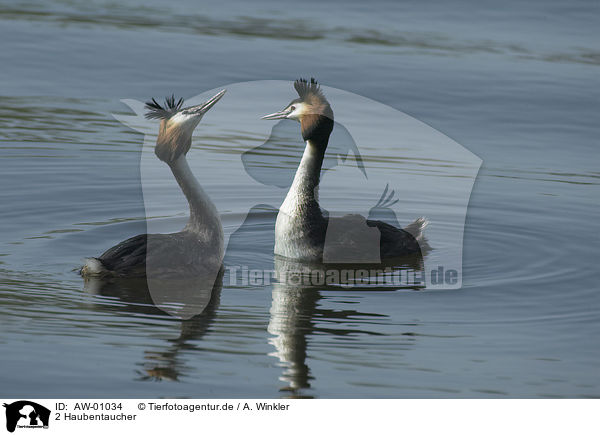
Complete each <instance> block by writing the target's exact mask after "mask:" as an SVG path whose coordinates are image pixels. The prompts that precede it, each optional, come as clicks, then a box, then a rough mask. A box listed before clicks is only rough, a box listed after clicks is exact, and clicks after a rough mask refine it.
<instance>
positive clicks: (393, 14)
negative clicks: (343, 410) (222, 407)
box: [0, 0, 600, 397]
mask: <svg viewBox="0 0 600 435" xmlns="http://www.w3.org/2000/svg"><path fill="white" fill-rule="evenodd" d="M234 10H235V12H234V13H233V14H232V13H231V11H234ZM599 12H600V10H599V5H598V3H597V2H588V1H581V0H579V1H576V2H558V1H547V2H537V1H535V2H528V3H527V4H523V3H521V2H509V3H508V4H503V6H502V8H501V9H499V8H498V9H497V5H496V4H495V3H493V2H483V3H482V2H468V1H461V2H458V3H454V4H453V7H452V8H449V7H448V6H447V5H446V4H445V3H443V2H438V3H429V4H428V6H424V5H422V4H421V3H420V2H403V3H402V4H399V3H397V2H391V1H390V2H380V3H377V4H376V6H372V5H367V4H364V3H363V2H351V3H348V2H344V3H343V7H342V3H339V4H337V3H334V4H332V5H331V6H326V5H325V4H324V3H323V2H314V4H313V3H312V2H308V3H306V2H305V3H304V4H303V7H302V8H288V7H286V6H285V5H283V4H281V3H279V2H275V3H269V2H258V3H257V2H252V4H251V5H250V4H249V3H245V2H238V4H237V5H236V7H231V8H229V10H228V11H227V12H221V11H220V9H219V3H217V2H215V4H208V5H203V6H202V7H199V6H198V5H197V4H196V2H192V1H179V2H174V3H173V4H167V3H165V2H158V1H154V0H152V1H144V2H141V1H135V0H126V1H123V2H119V3H118V4H117V3H114V2H108V1H100V0H99V1H94V2H84V1H58V0H50V1H43V2H41V1H39V2H36V1H14V2H11V1H8V2H4V3H3V4H2V6H0V37H1V39H2V41H4V42H3V44H2V50H0V65H1V66H0V101H1V104H0V141H1V142H0V149H1V152H0V183H1V187H2V189H0V234H1V235H2V237H1V239H0V328H1V330H2V334H0V347H1V349H2V352H1V355H2V357H1V358H0V396H4V397H90V396H97V397H144V396H147V397H257V396H262V397H284V396H285V397H287V396H308V397H598V396H600V376H599V373H600V372H599V371H598V360H599V359H600V346H599V340H598V337H599V336H600V295H599V291H598V278H597V276H596V270H597V265H598V260H599V255H598V248H599V242H600V239H599V238H600V225H599V224H598V219H597V217H598V211H599V207H598V204H599V200H600V187H599V184H600V171H599V169H598V167H599V165H598V163H600V162H599V158H598V145H599V143H598V137H599V136H600V127H599V126H600V119H599V117H598V114H599V111H598V109H599V108H600V90H599V89H600V75H599V72H600V69H599V68H600V52H599V51H598V45H597V41H598V36H599V35H598V30H597V29H598V26H597V20H598V16H599V15H598V14H599ZM310 75H314V76H315V77H317V78H319V79H320V81H322V82H323V83H325V84H327V85H330V86H334V87H337V88H340V89H345V90H347V91H351V92H354V93H357V94H360V95H364V96H367V97H369V98H372V99H374V100H377V101H380V102H382V103H385V104H388V105H390V106H392V107H394V108H396V109H398V110H401V111H403V112H406V113H408V114H410V115H412V116H414V117H415V118H417V119H419V120H421V121H423V122H425V123H427V124H429V125H431V126H432V127H433V128H435V129H437V130H439V131H441V132H443V133H444V134H447V135H448V136H449V137H451V138H453V139H454V140H456V141H457V142H458V143H460V144H462V145H463V146H464V147H466V148H467V149H469V150H470V151H471V152H473V153H475V154H476V155H477V156H479V157H480V158H481V159H483V166H482V168H481V171H480V173H479V177H478V179H477V181H476V183H475V187H474V190H473V194H472V197H471V201H470V208H469V212H468V215H467V222H466V227H465V240H464V282H463V283H464V285H463V288H462V289H460V290H447V291H429V290H424V291H409V290H398V291H387V292H383V291H371V292H360V291H349V290H348V291H331V290H319V289H311V290H307V291H304V292H302V291H298V290H297V289H286V288H281V287H278V286H277V285H274V286H271V285H268V286H262V285H261V286H250V285H248V286H241V287H240V286H236V287H232V286H229V285H228V282H229V281H228V279H227V277H225V280H224V283H223V287H222V289H216V291H215V292H214V293H213V294H212V299H211V303H210V304H209V306H208V308H207V310H206V311H205V312H204V313H203V315H202V316H200V317H197V318H194V319H192V320H189V321H184V322H182V321H178V320H176V319H174V318H172V317H170V316H168V315H166V314H164V313H162V312H160V311H158V310H156V308H154V307H153V306H152V305H151V304H150V303H149V301H148V300H147V298H144V295H143V294H140V292H139V290H138V289H136V288H135V286H132V287H127V286H120V287H119V286H117V287H114V286H113V287H110V286H107V287H106V288H103V289H96V290H95V291H91V290H90V289H89V288H84V283H83V281H82V279H81V278H80V277H79V275H78V274H77V273H76V272H75V269H76V268H77V267H79V266H80V265H81V263H82V259H83V258H84V257H87V256H91V255H98V254H99V253H101V252H103V251H104V250H105V249H107V248H108V247H110V246H112V245H114V244H115V243H117V242H119V241H121V240H123V239H125V238H127V237H130V236H133V235H135V234H138V233H142V232H145V230H146V224H145V212H144V203H143V200H142V193H141V183H140V169H139V167H140V166H139V162H140V151H141V149H142V144H143V135H142V134H141V133H137V132H135V131H133V130H131V129H129V128H128V127H126V126H125V125H123V124H121V123H119V122H118V121H116V120H115V119H114V118H113V117H112V114H113V113H123V114H127V113H129V112H128V108H127V107H126V106H124V105H123V104H122V103H121V102H120V99H123V98H130V99H138V100H145V99H147V98H148V97H150V96H161V95H167V94H171V93H172V92H174V93H175V94H176V95H182V96H186V97H187V96H194V95H197V94H199V93H201V92H204V91H206V90H208V89H212V88H216V87H220V86H226V85H228V84H229V83H234V82H240V81H247V80H263V79H279V80H292V79H295V78H296V77H298V76H310ZM285 103H286V102H285V101H282V102H281V105H283V104H285ZM273 109H274V110H276V109H279V107H274V108H273ZM356 110H360V108H358V107H357V109H356ZM236 131H237V130H236V126H235V125H234V124H233V123H232V125H231V132H232V134H233V133H235V132H236ZM237 140H238V141H241V142H243V141H244V137H243V135H242V136H241V137H238V138H237ZM232 145H235V144H233V143H232ZM299 146H301V144H299ZM201 148H202V144H201V143H199V142H198V140H196V141H195V142H194V148H193V150H192V152H194V153H196V152H201V151H202V149H201ZM230 156H231V153H229V154H228V150H227V149H226V147H225V146H223V147H221V148H219V147H216V148H215V147H213V149H212V151H211V152H210V155H209V156H208V157H207V159H210V161H214V162H217V163H215V164H214V165H212V169H211V168H210V167H209V169H207V170H206V171H205V172H203V173H202V174H198V176H199V178H200V179H201V180H211V183H212V184H213V185H215V186H217V189H218V188H219V186H220V188H221V191H222V195H226V196H227V198H230V201H231V202H232V204H234V203H235V202H236V195H237V194H236V192H235V190H234V191H231V189H230V188H229V186H228V185H227V179H223V177H222V176H221V174H220V173H219V167H218V161H219V159H227V158H231V157H230ZM271 157H273V156H271ZM284 157H285V156H284ZM381 157H382V158H385V157H386V156H385V155H383V156H381ZM266 161H269V162H271V164H272V161H273V160H272V158H271V159H266ZM265 168H268V165H267V163H265ZM373 193H374V194H375V192H373ZM255 199H256V201H255V203H256V205H257V207H256V209H255V210H254V211H255V212H256V213H253V215H252V216H253V217H252V219H250V220H248V221H247V222H246V225H245V226H244V228H243V230H240V231H239V232H237V233H236V234H235V235H234V237H232V240H231V244H230V246H229V249H228V252H227V257H226V262H229V263H230V264H239V262H243V264H248V265H250V266H251V267H256V268H260V269H263V268H266V269H270V268H272V267H273V255H272V246H273V233H272V232H273V222H274V221H273V219H274V216H275V213H276V211H275V210H274V209H273V208H272V206H277V205H278V204H271V207H268V206H260V205H261V204H265V201H264V200H263V198H260V197H257V198H255ZM343 200H344V196H343V195H341V196H340V201H343ZM183 211H184V210H182V212H183ZM171 217H172V218H175V217H173V216H171ZM157 218H158V217H157ZM227 219H228V217H227V215H226V214H225V215H224V222H225V224H226V225H227V222H228V220H227ZM282 298H283V299H285V300H286V301H287V302H285V303H281V300H282ZM156 380H162V382H154V381H156Z"/></svg>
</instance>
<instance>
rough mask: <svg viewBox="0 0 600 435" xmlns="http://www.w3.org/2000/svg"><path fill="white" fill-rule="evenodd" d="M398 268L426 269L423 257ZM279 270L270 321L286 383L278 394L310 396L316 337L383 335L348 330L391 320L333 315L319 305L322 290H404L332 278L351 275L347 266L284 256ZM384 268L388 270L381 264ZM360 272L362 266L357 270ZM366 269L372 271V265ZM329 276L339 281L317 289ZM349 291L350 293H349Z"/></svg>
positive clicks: (341, 312)
mask: <svg viewBox="0 0 600 435" xmlns="http://www.w3.org/2000/svg"><path fill="white" fill-rule="evenodd" d="M397 263H400V264H396V265H395V268H396V269H397V270H398V269H401V270H404V271H408V270H411V271H413V272H418V271H419V270H422V268H423V261H422V258H421V256H417V257H408V258H405V259H404V260H402V262H398V261H397ZM274 264H275V270H276V271H277V276H278V277H279V280H278V282H276V283H274V284H273V292H272V302H271V309H270V315H271V318H270V321H269V326H268V329H267V330H268V332H269V333H270V334H272V337H271V338H269V343H270V344H271V345H272V346H273V347H274V348H275V351H274V352H272V353H270V354H269V355H271V356H274V357H276V358H278V359H279V362H280V365H281V367H283V372H282V374H281V376H280V377H279V379H280V380H281V381H283V382H285V383H286V386H285V387H283V388H281V389H280V391H284V392H288V393H289V397H295V398H300V397H312V396H311V395H310V392H307V391H306V390H307V389H310V388H311V381H313V380H314V379H315V378H314V377H313V376H312V375H311V371H310V367H309V365H308V362H307V356H308V346H309V341H310V336H311V335H313V334H316V333H319V334H328V335H334V336H346V335H349V334H369V335H381V333H379V332H374V331H369V330H364V329H362V330H361V329H357V328H354V327H352V328H348V327H345V325H347V324H349V323H354V322H353V321H355V320H356V319H360V318H387V317H388V316H386V315H383V314H378V313H367V312H360V311H357V310H331V309H325V308H322V307H320V306H319V301H320V300H321V299H323V296H322V294H321V291H328V290H344V288H345V287H346V286H347V285H351V290H352V291H356V290H358V291H374V290H375V291H381V290H397V289H398V288H399V287H400V286H381V285H376V284H375V285H373V284H372V283H363V282H359V281H357V280H351V281H352V282H348V280H345V279H343V278H341V277H342V275H343V274H341V273H340V274H336V273H328V272H331V271H334V270H335V271H338V272H342V271H344V270H345V271H348V270H349V269H348V267H349V265H347V264H346V265H323V264H307V263H301V262H296V261H292V260H290V259H286V258H283V257H279V256H276V257H275V262H274ZM378 266H380V267H381V268H382V269H383V268H384V267H388V266H389V265H385V264H380V265H378ZM353 267H354V268H355V269H350V270H355V271H356V270H359V269H358V267H359V265H353ZM368 267H370V268H373V265H369V266H368ZM320 274H325V275H328V276H331V277H334V276H336V275H337V276H339V277H340V279H339V280H337V281H335V280H333V281H332V280H329V281H327V282H326V283H325V284H318V285H314V284H313V277H314V276H317V275H320ZM403 288H407V289H413V290H418V289H419V288H420V287H419V286H405V287H403ZM347 291H349V289H348V290H347ZM323 320H326V321H330V322H332V323H333V324H335V325H336V327H333V328H329V327H324V326H322V321H323Z"/></svg>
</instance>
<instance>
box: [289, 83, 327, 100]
mask: <svg viewBox="0 0 600 435" xmlns="http://www.w3.org/2000/svg"><path fill="white" fill-rule="evenodd" d="M294 88H295V89H296V92H298V95H299V96H300V98H301V99H302V100H305V99H306V98H307V97H308V96H309V95H316V96H318V97H321V98H325V97H324V95H323V92H322V91H321V86H319V84H318V83H317V81H316V80H315V79H314V77H311V78H310V82H309V81H307V80H306V79H298V80H296V81H295V82H294Z"/></svg>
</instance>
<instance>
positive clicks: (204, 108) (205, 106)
mask: <svg viewBox="0 0 600 435" xmlns="http://www.w3.org/2000/svg"><path fill="white" fill-rule="evenodd" d="M226 91H227V90H226V89H223V90H222V91H221V92H219V93H218V94H217V95H215V96H214V97H212V98H211V99H210V100H208V101H206V102H204V103H202V104H199V105H197V106H192V107H189V108H187V109H186V110H187V112H189V113H191V114H194V115H204V114H205V113H206V112H208V111H209V110H210V108H211V107H212V106H214V105H215V104H217V101H219V100H220V99H221V98H223V95H225V92H226Z"/></svg>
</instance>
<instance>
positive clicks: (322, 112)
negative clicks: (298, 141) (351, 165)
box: [262, 78, 333, 147]
mask: <svg viewBox="0 0 600 435" xmlns="http://www.w3.org/2000/svg"><path fill="white" fill-rule="evenodd" d="M294 88H295V89H296V92H298V95H299V97H300V98H296V99H295V100H292V101H291V102H290V103H289V104H288V105H287V106H286V107H285V109H283V110H281V111H279V112H275V113H271V114H270V115H265V116H263V117H262V119H293V120H295V121H298V122H300V129H301V130H302V137H303V138H304V140H306V141H308V140H310V141H311V142H313V143H314V144H315V145H320V146H325V147H326V146H327V141H328V139H329V135H330V134H331V130H333V110H331V106H330V105H329V102H328V101H327V99H326V98H325V95H324V94H323V91H322V90H321V87H320V86H319V84H318V83H317V81H316V80H315V79H314V78H311V79H310V82H308V81H306V80H305V79H298V80H296V81H295V82H294Z"/></svg>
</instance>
